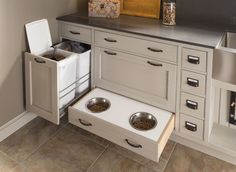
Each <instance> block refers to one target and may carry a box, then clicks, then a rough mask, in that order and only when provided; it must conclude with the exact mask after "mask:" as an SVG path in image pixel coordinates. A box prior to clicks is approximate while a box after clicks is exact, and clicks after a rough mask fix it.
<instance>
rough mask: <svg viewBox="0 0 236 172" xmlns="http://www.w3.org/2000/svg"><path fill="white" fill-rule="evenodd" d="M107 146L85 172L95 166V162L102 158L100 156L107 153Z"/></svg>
mask: <svg viewBox="0 0 236 172" xmlns="http://www.w3.org/2000/svg"><path fill="white" fill-rule="evenodd" d="M108 147H109V146H107V147H105V148H104V150H103V151H102V152H101V153H100V154H99V155H98V157H97V158H96V159H95V160H94V162H93V163H92V164H91V165H90V166H89V168H88V169H87V170H86V172H89V170H90V169H91V168H92V167H93V166H94V165H95V164H96V162H97V161H98V160H99V159H100V158H101V157H102V155H103V154H104V153H105V152H106V151H107V149H108Z"/></svg>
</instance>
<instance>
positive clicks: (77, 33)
mask: <svg viewBox="0 0 236 172" xmlns="http://www.w3.org/2000/svg"><path fill="white" fill-rule="evenodd" d="M70 33H71V34H73V35H80V33H79V32H75V31H70Z"/></svg>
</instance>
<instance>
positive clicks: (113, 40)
mask: <svg viewBox="0 0 236 172" xmlns="http://www.w3.org/2000/svg"><path fill="white" fill-rule="evenodd" d="M104 40H105V41H107V42H117V40H115V39H110V38H104Z"/></svg>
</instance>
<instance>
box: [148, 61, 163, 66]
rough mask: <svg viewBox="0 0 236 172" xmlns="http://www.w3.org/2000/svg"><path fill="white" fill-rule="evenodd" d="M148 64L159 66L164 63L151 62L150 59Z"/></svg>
mask: <svg viewBox="0 0 236 172" xmlns="http://www.w3.org/2000/svg"><path fill="white" fill-rule="evenodd" d="M147 63H148V64H150V65H152V66H158V67H162V66H163V64H161V63H154V62H150V61H147Z"/></svg>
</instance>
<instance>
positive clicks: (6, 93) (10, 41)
mask: <svg viewBox="0 0 236 172" xmlns="http://www.w3.org/2000/svg"><path fill="white" fill-rule="evenodd" d="M86 3H87V2H86V1H84V0H1V1H0V21H1V27H0V38H1V39H0V126H2V125H3V124H5V123H6V122H8V121H9V120H11V119H13V118H14V117H16V116H17V115H19V114H21V113H22V112H24V111H25V110H24V92H23V90H24V86H23V52H24V51H25V50H26V37H25V31H24V24H25V23H27V22H31V21H33V20H37V19H42V18H47V19H48V20H49V24H50V29H51V32H52V37H53V40H54V41H57V39H58V38H57V22H56V20H55V18H56V17H57V16H61V15H65V14H69V13H73V12H76V11H77V10H78V8H81V9H83V8H86Z"/></svg>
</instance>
